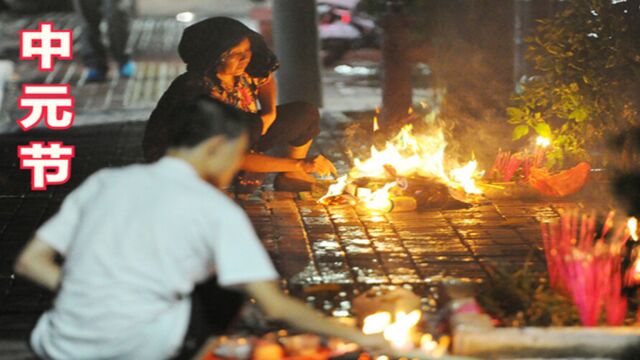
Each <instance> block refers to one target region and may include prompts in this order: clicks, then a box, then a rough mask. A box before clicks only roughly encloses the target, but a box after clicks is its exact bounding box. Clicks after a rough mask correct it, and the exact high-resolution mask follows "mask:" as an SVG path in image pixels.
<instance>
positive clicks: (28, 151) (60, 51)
mask: <svg viewBox="0 0 640 360" xmlns="http://www.w3.org/2000/svg"><path fill="white" fill-rule="evenodd" d="M72 39H73V36H72V31H71V30H54V29H53V23H48V22H43V23H40V24H39V25H38V29H37V30H23V31H21V32H20V59H21V60H33V59H37V60H38V69H39V70H40V71H51V70H53V67H54V59H61V60H70V59H72V57H73V54H72V48H71V47H72ZM73 106H74V98H73V97H72V96H71V88H70V86H69V85H68V84H47V85H45V84H25V85H23V86H22V95H21V96H20V97H18V107H19V108H20V109H25V110H27V113H26V115H25V116H24V117H22V118H21V119H19V120H17V123H18V125H19V126H20V128H21V129H22V130H23V131H29V130H31V129H33V128H34V127H36V126H38V124H40V122H41V121H42V120H44V124H45V126H46V127H47V128H49V129H51V130H65V129H68V128H70V127H71V126H72V125H73V120H74V118H75V111H74V110H73ZM74 156H75V147H74V146H72V145H67V146H65V145H64V144H63V143H62V142H60V141H50V142H44V141H31V142H30V143H29V145H21V146H18V158H19V159H20V169H26V170H30V171H31V190H46V189H47V186H48V185H60V184H64V183H66V182H67V181H69V179H70V178H71V160H72V159H73V157H74Z"/></svg>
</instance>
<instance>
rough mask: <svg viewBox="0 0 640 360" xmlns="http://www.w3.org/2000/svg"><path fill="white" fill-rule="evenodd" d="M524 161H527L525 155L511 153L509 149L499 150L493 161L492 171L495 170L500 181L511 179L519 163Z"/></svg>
mask: <svg viewBox="0 0 640 360" xmlns="http://www.w3.org/2000/svg"><path fill="white" fill-rule="evenodd" d="M525 161H528V156H526V155H524V156H523V155H522V154H520V153H515V154H512V153H511V151H503V150H499V151H498V155H497V156H496V160H495V162H494V163H493V167H492V173H495V172H497V173H498V174H499V175H500V176H501V180H502V181H511V179H513V176H514V175H515V173H516V171H518V169H519V168H520V165H522V164H523V163H524V162H525Z"/></svg>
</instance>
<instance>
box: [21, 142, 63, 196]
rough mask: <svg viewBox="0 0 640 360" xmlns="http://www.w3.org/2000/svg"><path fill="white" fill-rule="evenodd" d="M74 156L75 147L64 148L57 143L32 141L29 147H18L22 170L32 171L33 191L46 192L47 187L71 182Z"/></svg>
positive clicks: (61, 144)
mask: <svg viewBox="0 0 640 360" xmlns="http://www.w3.org/2000/svg"><path fill="white" fill-rule="evenodd" d="M74 156H75V147H74V146H64V144H63V143H61V142H57V141H51V142H49V143H48V144H45V143H44V142H40V141H32V142H30V143H29V145H25V146H18V157H19V158H20V169H29V170H31V190H46V189H47V185H59V184H64V183H66V182H67V181H69V178H70V177H71V159H72V158H73V157H74Z"/></svg>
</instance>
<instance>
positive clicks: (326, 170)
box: [302, 155, 338, 177]
mask: <svg viewBox="0 0 640 360" xmlns="http://www.w3.org/2000/svg"><path fill="white" fill-rule="evenodd" d="M302 170H303V171H304V172H306V173H315V174H318V175H321V176H326V175H329V174H332V175H333V176H336V177H337V176H338V171H337V170H336V167H335V166H333V163H332V162H331V161H330V160H329V159H327V158H326V157H324V156H322V155H318V156H316V157H314V158H313V159H311V160H305V161H304V162H303V164H302Z"/></svg>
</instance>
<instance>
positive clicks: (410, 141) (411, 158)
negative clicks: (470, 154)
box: [350, 125, 482, 194]
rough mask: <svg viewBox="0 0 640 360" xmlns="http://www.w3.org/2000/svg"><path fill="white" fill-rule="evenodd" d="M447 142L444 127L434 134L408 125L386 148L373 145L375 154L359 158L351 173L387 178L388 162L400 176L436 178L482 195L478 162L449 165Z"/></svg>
mask: <svg viewBox="0 0 640 360" xmlns="http://www.w3.org/2000/svg"><path fill="white" fill-rule="evenodd" d="M446 147H447V142H446V140H445V138H444V133H443V132H442V130H437V131H436V132H435V133H434V134H432V135H428V136H427V135H414V134H413V126H411V125H407V126H405V127H403V128H402V130H401V131H400V132H399V133H398V134H397V135H396V136H395V137H394V138H393V139H391V141H389V142H387V144H386V146H385V148H384V149H383V150H378V149H376V148H375V147H374V146H372V147H371V157H369V158H368V159H366V160H364V161H361V160H360V159H355V167H354V169H353V170H352V171H351V174H350V176H352V177H354V178H357V177H363V176H367V177H373V178H384V177H386V176H387V170H386V169H385V165H386V166H389V165H391V166H392V167H393V168H394V169H395V170H396V172H397V174H398V175H400V176H405V177H409V176H413V175H420V176H423V177H430V178H436V179H438V180H440V181H441V182H442V183H444V184H445V185H447V186H449V187H452V188H454V189H462V190H464V191H465V192H467V193H469V194H481V193H482V191H481V190H480V189H479V188H478V187H477V186H476V184H475V179H476V178H479V177H481V176H482V174H481V173H480V172H479V171H477V162H476V161H470V162H469V163H467V164H465V165H464V166H462V167H453V168H452V169H451V170H449V171H447V169H446V167H445V149H446Z"/></svg>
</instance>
